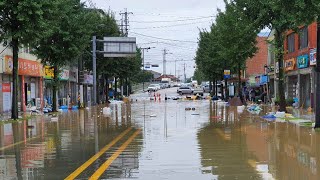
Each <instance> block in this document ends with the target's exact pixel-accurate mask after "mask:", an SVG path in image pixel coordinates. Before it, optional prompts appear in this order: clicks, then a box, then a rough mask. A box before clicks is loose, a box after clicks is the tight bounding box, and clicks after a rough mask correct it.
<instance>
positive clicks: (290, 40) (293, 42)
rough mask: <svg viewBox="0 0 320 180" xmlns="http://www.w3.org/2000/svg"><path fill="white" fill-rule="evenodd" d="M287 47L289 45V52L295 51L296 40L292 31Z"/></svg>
mask: <svg viewBox="0 0 320 180" xmlns="http://www.w3.org/2000/svg"><path fill="white" fill-rule="evenodd" d="M287 43H288V44H287V45H288V46H287V47H288V52H289V53H291V52H294V51H295V48H294V45H295V40H294V33H291V34H289V35H288V37H287Z"/></svg>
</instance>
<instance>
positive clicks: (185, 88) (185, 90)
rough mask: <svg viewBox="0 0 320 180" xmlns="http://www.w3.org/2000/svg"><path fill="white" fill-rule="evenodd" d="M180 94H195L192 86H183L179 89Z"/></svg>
mask: <svg viewBox="0 0 320 180" xmlns="http://www.w3.org/2000/svg"><path fill="white" fill-rule="evenodd" d="M177 93H179V94H181V95H182V94H193V89H192V88H191V87H190V86H183V87H180V88H178V89H177Z"/></svg>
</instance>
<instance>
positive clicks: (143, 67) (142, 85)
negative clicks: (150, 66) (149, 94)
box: [142, 48, 144, 92]
mask: <svg viewBox="0 0 320 180" xmlns="http://www.w3.org/2000/svg"><path fill="white" fill-rule="evenodd" d="M142 54H143V55H142V65H143V67H142V73H143V77H144V48H142ZM142 91H143V92H144V78H142Z"/></svg>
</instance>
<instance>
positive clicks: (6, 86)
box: [2, 83, 11, 112]
mask: <svg viewBox="0 0 320 180" xmlns="http://www.w3.org/2000/svg"><path fill="white" fill-rule="evenodd" d="M2 103H3V111H4V112H9V111H10V110H11V84H10V83H2Z"/></svg>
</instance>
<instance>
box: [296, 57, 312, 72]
mask: <svg viewBox="0 0 320 180" xmlns="http://www.w3.org/2000/svg"><path fill="white" fill-rule="evenodd" d="M297 62H298V68H299V69H302V68H307V67H308V64H309V56H308V55H302V56H298V58H297Z"/></svg>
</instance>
